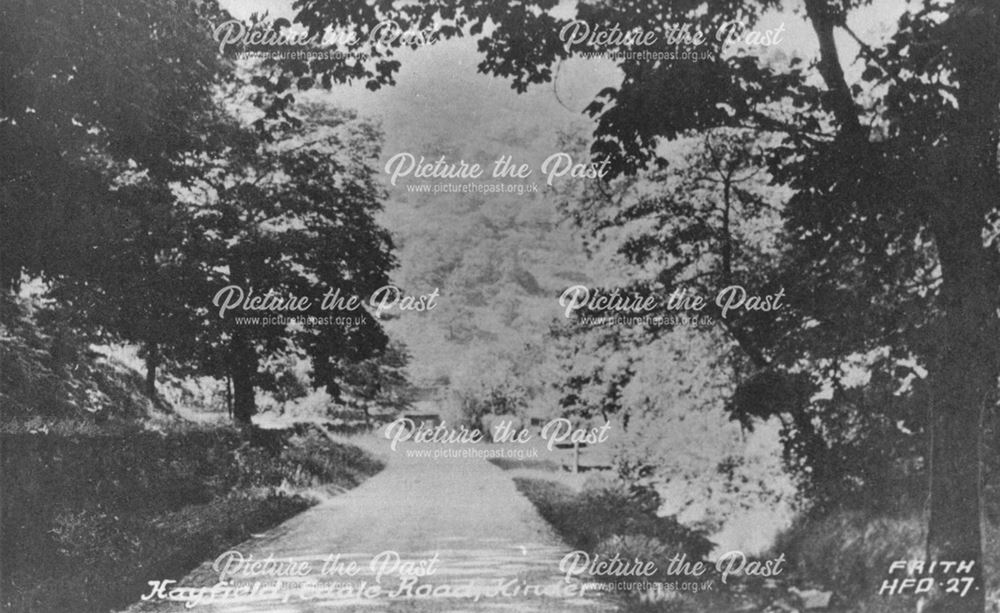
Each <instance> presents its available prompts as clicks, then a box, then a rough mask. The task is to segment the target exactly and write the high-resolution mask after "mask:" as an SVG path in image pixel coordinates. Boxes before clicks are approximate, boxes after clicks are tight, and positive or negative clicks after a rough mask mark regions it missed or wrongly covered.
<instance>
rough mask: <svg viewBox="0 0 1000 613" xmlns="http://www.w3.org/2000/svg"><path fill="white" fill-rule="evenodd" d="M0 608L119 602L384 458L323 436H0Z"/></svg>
mask: <svg viewBox="0 0 1000 613" xmlns="http://www.w3.org/2000/svg"><path fill="white" fill-rule="evenodd" d="M0 444H2V446H0V456H2V466H0V475H2V489H3V492H4V496H3V501H2V505H3V506H2V513H3V514H2V525H3V533H2V566H3V572H2V575H3V579H2V581H3V584H2V586H0V587H2V594H3V610H5V611H25V612H27V611H73V612H74V613H77V612H78V613H90V612H95V613H96V612H98V611H108V610H111V609H114V608H120V607H123V606H125V605H127V604H129V603H130V602H132V601H134V600H137V599H138V597H139V596H140V595H141V594H142V593H144V588H145V587H146V582H147V581H150V580H153V579H179V578H180V577H181V576H183V575H184V574H186V573H187V572H188V571H189V570H191V569H192V568H194V567H195V566H197V565H198V564H199V563H200V562H202V561H203V560H204V559H207V558H211V557H214V556H215V555H218V554H219V553H221V552H222V551H224V550H225V549H226V548H228V547H230V546H232V545H235V544H237V543H239V542H241V541H243V540H246V539H247V538H249V537H250V536H251V535H252V534H254V533H257V532H261V531H263V530H266V529H268V528H270V527H272V526H275V525H277V524H279V523H281V522H282V521H284V520H286V519H288V518H289V517H291V516H293V515H295V514H296V513H299V512H301V511H303V510H304V509H306V508H308V507H309V506H311V505H312V504H314V503H315V500H316V498H315V497H314V494H315V492H316V488H327V489H332V490H336V491H341V490H343V489H347V488H351V487H354V486H355V485H357V484H358V483H360V482H361V481H363V480H364V479H366V478H367V477H369V476H370V475H372V474H374V473H376V472H378V471H379V470H380V469H381V468H382V466H381V464H380V463H379V462H377V461H376V460H374V459H373V458H372V457H371V456H370V455H368V454H367V453H365V452H364V451H362V450H361V449H359V448H357V447H354V446H352V445H347V444H343V443H339V442H334V441H332V440H330V439H329V438H327V437H325V436H323V435H322V434H320V433H318V432H316V431H311V432H307V433H305V434H293V433H290V432H285V433H269V434H268V435H267V436H265V437H263V438H261V437H251V438H247V437H245V436H244V435H242V434H241V433H239V432H238V431H236V430H235V429H231V428H211V429H186V430H183V431H173V432H168V433H157V432H150V431H141V430H137V431H123V432H117V433H115V434H107V433H104V434H100V435H51V434H27V433H25V434H4V435H3V436H2V439H0Z"/></svg>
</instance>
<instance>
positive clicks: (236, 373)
mask: <svg viewBox="0 0 1000 613" xmlns="http://www.w3.org/2000/svg"><path fill="white" fill-rule="evenodd" d="M231 354H232V355H231V360H232V366H231V376H232V379H233V421H235V422H236V423H237V424H238V425H240V426H249V425H250V423H251V418H252V417H253V416H254V414H255V413H256V412H257V405H256V399H255V398H254V377H255V375H256V374H257V356H256V355H255V354H254V352H253V349H252V348H251V347H250V346H249V345H248V343H247V341H246V339H245V338H244V337H243V335H242V333H241V332H240V331H239V330H237V331H236V332H235V333H234V334H233V340H232V346H231Z"/></svg>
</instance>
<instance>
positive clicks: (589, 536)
mask: <svg viewBox="0 0 1000 613" xmlns="http://www.w3.org/2000/svg"><path fill="white" fill-rule="evenodd" d="M514 481H515V483H516V484H517V488H518V489H519V490H520V491H521V492H522V493H523V494H524V495H525V496H526V497H527V498H528V499H529V500H530V501H531V502H532V503H533V504H534V505H535V507H536V508H537V509H538V512H539V513H540V514H541V515H542V517H543V518H545V520H546V521H548V522H549V523H550V524H552V526H553V527H554V528H555V530H556V532H558V533H559V534H560V536H562V537H563V538H564V539H566V540H567V541H568V542H569V543H570V544H571V545H573V546H574V547H576V548H579V549H583V550H585V551H590V552H598V553H607V554H610V555H614V552H615V551H617V552H618V553H621V554H622V556H623V557H625V556H628V557H634V556H637V555H638V556H640V559H642V560H644V561H646V560H648V561H653V562H656V565H657V567H659V568H665V567H666V562H665V557H663V554H664V553H667V552H669V554H670V555H671V556H672V555H674V554H677V553H685V554H687V555H688V557H690V558H693V559H703V558H705V557H706V556H707V555H708V554H709V552H710V551H711V550H712V547H713V545H712V542H711V541H709V540H708V538H706V536H705V533H704V532H702V531H699V530H693V529H691V528H687V527H685V526H683V525H681V524H680V523H679V522H678V521H677V520H676V518H674V517H672V516H670V517H659V516H658V515H657V514H656V513H657V510H658V509H659V507H660V499H659V496H658V495H657V494H656V492H655V491H653V490H650V489H646V488H639V487H627V486H624V485H622V484H620V483H617V482H613V481H609V480H603V479H591V480H589V481H588V483H587V484H586V486H585V487H584V491H583V492H580V493H576V492H574V491H573V490H572V489H570V488H569V487H567V486H565V485H562V484H559V483H556V482H553V481H545V480H540V479H526V478H515V479H514ZM619 546H620V547H622V549H621V550H612V548H614V547H619ZM640 549H641V551H640ZM633 552H634V553H633ZM643 556H645V557H643Z"/></svg>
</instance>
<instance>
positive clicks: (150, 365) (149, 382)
mask: <svg viewBox="0 0 1000 613" xmlns="http://www.w3.org/2000/svg"><path fill="white" fill-rule="evenodd" d="M159 364H160V348H159V346H158V345H157V344H156V343H152V342H151V343H147V344H146V395H147V396H149V397H150V398H156V368H157V366H159Z"/></svg>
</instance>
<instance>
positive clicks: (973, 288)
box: [927, 0, 1000, 613]
mask: <svg viewBox="0 0 1000 613" xmlns="http://www.w3.org/2000/svg"><path fill="white" fill-rule="evenodd" d="M949 13H950V14H949V18H948V21H947V23H946V24H945V26H944V27H943V28H942V35H943V36H944V39H945V40H944V42H945V43H946V44H947V46H948V47H949V48H950V49H951V51H952V55H953V68H954V73H955V76H956V77H957V81H958V82H959V83H960V87H959V88H958V93H957V96H956V98H957V102H958V113H957V116H956V119H957V121H956V122H955V129H954V131H953V132H952V133H951V134H950V135H949V139H948V141H949V142H948V145H947V146H948V149H946V150H945V152H944V153H945V156H944V157H943V159H941V160H936V161H935V162H936V163H940V161H943V162H944V164H945V165H946V167H945V171H946V172H945V173H944V177H945V179H946V180H947V181H948V184H946V185H940V189H942V190H947V192H948V193H949V194H952V195H953V196H952V198H951V202H948V203H947V205H946V206H942V207H939V210H933V211H931V212H930V214H931V220H932V228H933V231H934V238H935V243H936V244H937V248H938V257H939V258H940V262H941V276H942V285H941V293H940V296H941V303H942V307H943V308H944V313H945V314H944V322H943V323H944V330H943V331H942V332H943V336H942V345H943V348H942V351H941V354H940V355H939V356H938V358H939V359H938V361H937V364H936V370H937V372H936V373H934V375H933V376H934V377H935V379H936V380H934V381H932V383H933V386H932V390H933V392H932V393H933V397H932V405H931V407H932V408H931V410H932V411H933V413H932V415H931V424H930V428H931V466H930V496H931V500H930V518H929V522H928V534H927V557H928V558H929V559H930V560H950V561H965V562H972V563H973V565H974V566H973V568H972V570H971V572H968V573H962V574H961V575H958V574H956V573H948V574H941V575H939V582H938V586H939V592H938V593H936V594H934V596H933V597H932V601H931V603H930V607H929V608H928V609H927V611H929V612H933V613H982V612H983V610H984V609H985V605H986V603H985V596H986V594H985V585H984V583H983V530H982V519H983V493H982V489H983V474H982V470H983V424H984V417H985V413H986V411H987V410H988V407H990V406H991V405H992V404H993V402H995V396H996V387H997V376H998V368H997V362H998V360H997V316H996V307H997V300H996V296H997V293H996V287H997V277H996V274H995V271H994V270H995V261H994V259H993V254H991V253H990V252H989V251H988V250H987V248H985V247H984V245H983V227H984V225H985V216H986V214H987V213H988V212H989V211H990V210H992V209H993V208H994V207H995V206H996V204H997V193H998V189H1000V185H998V177H997V120H998V113H997V106H998V103H1000V6H998V5H997V3H996V1H995V0H965V1H962V2H956V3H955V4H954V5H953V6H952V7H951V8H950V10H949ZM963 576H964V577H968V578H970V579H972V581H973V585H972V587H971V589H969V590H968V591H967V592H966V593H965V596H962V591H963V590H964V586H961V585H959V586H956V585H955V584H954V583H953V580H954V579H956V578H957V579H961V578H962V577H963ZM950 580H951V581H950ZM956 587H958V589H954V588H956ZM950 588H951V589H950Z"/></svg>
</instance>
